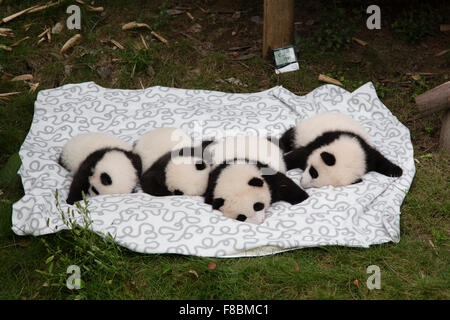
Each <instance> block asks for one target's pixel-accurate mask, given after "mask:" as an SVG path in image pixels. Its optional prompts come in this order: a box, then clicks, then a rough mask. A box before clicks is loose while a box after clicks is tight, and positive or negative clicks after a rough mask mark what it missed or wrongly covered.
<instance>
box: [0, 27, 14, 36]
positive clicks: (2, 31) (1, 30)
mask: <svg viewBox="0 0 450 320" xmlns="http://www.w3.org/2000/svg"><path fill="white" fill-rule="evenodd" d="M0 36H2V37H8V38H14V32H13V31H12V29H9V28H0Z"/></svg>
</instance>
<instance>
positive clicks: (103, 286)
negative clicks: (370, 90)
mask: <svg viewBox="0 0 450 320" xmlns="http://www.w3.org/2000/svg"><path fill="white" fill-rule="evenodd" d="M138 4H139V5H136V6H131V5H130V6H127V7H126V8H125V9H126V10H125V9H124V6H123V5H122V4H121V2H120V1H118V0H117V1H96V4H95V5H96V6H101V5H103V6H104V7H105V8H106V10H107V11H106V12H107V15H106V16H104V17H103V16H99V15H98V14H96V13H92V12H87V11H85V10H84V9H83V13H82V14H83V17H84V18H83V26H82V31H81V33H82V34H83V38H82V40H81V41H80V43H78V45H77V46H76V47H75V48H74V49H72V50H71V52H70V53H69V54H68V55H66V56H62V55H60V54H59V48H60V47H61V46H62V44H63V43H64V42H65V41H66V40H67V39H68V38H70V36H72V35H73V34H74V33H75V32H74V31H67V30H65V31H63V32H62V33H61V34H59V35H55V36H54V37H53V41H52V43H51V44H49V43H46V42H44V43H41V44H40V45H39V46H37V45H36V40H35V39H33V40H29V41H26V42H24V43H23V44H22V45H20V46H19V47H16V48H15V49H14V50H13V51H12V52H6V51H3V50H0V65H1V66H2V68H3V70H4V72H7V73H10V74H13V75H19V74H24V73H32V74H33V75H34V77H35V79H34V80H33V81H38V82H39V83H40V86H39V88H38V90H42V89H47V88H52V87H55V86H60V85H63V84H66V83H72V82H83V81H95V82H97V83H99V84H100V85H102V86H105V87H113V88H123V89H137V88H140V87H141V83H142V85H144V86H145V87H148V86H152V85H162V86H174V87H180V88H198V89H209V90H220V91H227V92H256V91H260V90H265V89H267V88H270V87H273V86H276V85H283V86H284V87H286V88H287V89H288V90H291V91H292V92H297V93H298V94H304V93H306V92H309V91H311V90H313V89H314V88H316V87H318V86H320V85H322V83H321V82H319V81H318V80H317V76H318V74H319V73H323V74H330V75H331V76H333V77H335V78H337V79H341V80H342V82H343V83H344V87H345V89H347V90H350V91H352V90H354V89H355V88H357V87H358V86H359V85H360V84H361V81H362V82H364V83H365V82H367V81H372V82H373V83H374V84H375V85H376V88H377V92H378V93H379V95H380V98H381V99H382V100H383V102H384V103H385V104H386V105H387V106H388V107H389V108H390V109H391V111H392V112H393V113H394V115H396V116H397V117H398V118H399V119H400V120H401V121H402V122H403V123H404V124H406V125H407V126H408V127H409V129H410V131H411V136H412V140H413V144H414V148H415V157H416V159H417V160H418V161H419V162H418V163H416V167H417V173H416V177H415V179H414V181H413V185H412V187H411V189H410V191H409V193H408V194H407V196H406V198H405V201H404V203H403V205H402V208H401V211H402V216H401V241H400V242H399V243H398V244H392V243H388V244H382V245H376V246H373V247H370V248H369V249H358V248H346V247H334V246H331V247H320V248H308V249H301V250H296V251H290V252H286V253H283V254H277V255H274V256H267V257H258V258H237V259H218V258H200V257H193V256H180V255H169V254H153V255H145V254H139V253H135V252H131V251H129V250H127V249H125V248H122V247H119V246H117V245H115V244H114V243H112V242H111V241H109V240H104V239H103V238H101V237H99V236H97V235H95V234H92V233H90V232H88V231H86V230H83V229H80V228H76V229H74V230H72V231H62V232H59V233H57V234H52V235H46V236H41V237H32V236H27V237H21V236H17V235H15V234H14V233H13V232H12V231H11V209H12V205H13V203H14V202H16V201H18V200H19V199H20V198H21V196H22V195H23V190H22V186H21V183H20V179H19V177H18V176H17V175H16V172H17V169H18V167H19V165H20V163H19V162H18V159H17V152H18V150H19V148H20V146H21V144H22V142H23V140H24V139H25V136H26V134H27V133H28V129H29V127H30V124H31V121H32V116H33V105H34V101H35V99H36V95H37V93H28V90H29V86H28V85H27V84H25V83H18V82H11V81H9V80H8V79H7V78H6V79H2V78H1V77H2V75H1V74H0V88H1V89H0V92H11V91H21V92H22V94H20V95H18V96H15V97H13V98H11V99H10V100H8V101H2V100H0V274H1V276H0V279H1V280H0V282H1V286H0V299H449V298H450V294H449V287H450V286H449V284H450V271H449V268H448V265H449V254H448V246H449V239H448V235H449V217H448V214H449V211H450V208H449V200H448V190H449V180H448V176H449V170H448V168H449V161H450V158H449V155H448V154H445V153H442V152H439V151H438V148H437V139H438V135H439V129H440V118H439V115H434V116H428V117H422V118H416V116H417V115H418V110H417V107H416V106H415V104H414V102H413V97H414V96H415V95H417V94H419V93H421V92H423V91H425V90H426V89H429V88H432V87H434V86H436V85H438V84H440V83H442V82H444V81H446V77H448V72H447V73H446V72H442V71H440V70H439V68H441V69H443V70H445V68H446V67H448V66H449V62H448V61H449V60H448V59H449V58H448V57H449V55H448V54H447V55H446V56H443V57H442V60H439V61H438V62H437V63H438V64H436V62H435V61H431V62H426V63H428V64H426V63H424V64H423V65H422V69H421V71H422V70H424V71H429V70H428V69H427V68H432V67H433V66H436V68H437V70H436V75H435V76H432V77H422V79H421V81H420V82H419V81H415V80H413V79H411V78H409V77H406V78H404V74H405V73H406V72H411V71H414V70H411V68H412V67H411V65H413V64H414V63H418V62H417V61H420V59H425V58H421V57H418V58H417V59H418V60H417V61H415V60H411V59H413V58H414V57H413V55H411V54H410V53H409V51H410V49H411V48H410V47H408V46H400V47H395V49H393V48H394V46H396V43H395V40H392V39H391V38H390V34H389V33H386V34H384V35H383V38H382V39H381V40H377V39H374V41H373V43H371V45H370V46H368V47H360V46H359V45H357V44H354V43H348V44H346V46H344V47H345V48H344V49H340V50H339V54H336V51H335V50H333V52H327V51H325V52H324V51H323V50H317V49H318V47H317V42H316V41H315V40H314V39H310V40H308V38H307V37H306V38H304V39H305V40H304V42H302V46H301V48H300V55H299V60H300V70H299V71H297V72H292V73H288V74H282V75H275V74H274V72H273V67H272V66H271V64H270V63H269V62H268V61H266V60H264V59H262V58H260V57H258V56H256V57H254V58H251V59H248V60H243V61H236V60H234V59H233V57H232V56H231V55H230V54H229V52H227V51H226V50H221V49H218V47H219V46H220V45H222V42H218V43H214V46H212V47H211V48H209V49H208V48H207V49H205V48H204V47H202V45H203V42H204V41H209V39H208V38H207V37H208V36H209V33H208V32H207V30H208V29H207V28H204V29H203V31H202V34H195V35H193V37H194V38H197V39H198V40H197V41H193V40H191V39H188V38H186V37H184V36H183V35H180V33H179V31H185V30H184V29H177V27H176V23H178V22H177V21H181V20H179V19H186V17H183V18H181V17H178V18H177V17H176V16H175V17H166V16H165V14H164V10H165V8H164V6H161V4H162V1H159V2H158V1H156V2H154V3H153V2H151V4H150V2H145V1H139V2H138ZM6 5H9V6H11V7H12V8H13V9H14V10H13V12H16V11H18V10H20V9H24V8H26V7H27V6H28V5H32V1H24V2H23V3H22V2H21V4H20V5H17V4H16V2H14V1H8V0H5V1H3V4H2V5H1V6H6ZM1 6H0V8H2V7H1ZM169 7H170V6H168V7H166V8H169ZM193 7H195V6H193ZM16 9H17V10H16ZM144 9H145V10H144ZM192 12H193V14H194V15H195V16H196V17H198V16H200V17H201V14H202V12H201V11H199V10H197V11H195V12H194V11H192ZM252 14H253V13H252V12H249V13H248V15H249V17H247V18H248V19H249V18H250V16H251V15H252ZM66 16H67V15H66V14H65V6H64V5H61V6H59V7H55V8H52V9H51V10H50V11H46V12H42V13H39V14H36V15H34V16H33V15H25V16H23V17H21V18H17V19H16V20H13V21H11V22H10V23H8V24H7V25H5V27H9V28H12V29H13V30H14V32H15V33H16V39H3V38H0V40H1V42H2V43H5V44H11V43H13V42H14V41H15V40H17V39H20V38H21V37H24V36H26V35H31V36H33V37H34V38H35V36H36V35H37V34H39V33H40V32H42V30H44V28H45V26H50V25H53V24H54V23H56V22H57V21H61V19H63V18H64V17H66ZM244 16H245V14H244ZM177 19H178V20H177ZM224 19H226V15H223V16H222V15H215V16H210V15H208V16H206V17H204V19H203V20H202V21H200V23H205V24H206V23H212V22H214V21H216V23H217V24H218V25H220V27H221V28H226V27H227V26H229V23H228V22H227V20H224ZM133 20H138V21H140V22H145V23H149V24H151V25H152V24H153V23H155V26H157V27H158V32H160V33H161V35H163V36H164V37H166V38H167V39H169V41H170V43H169V45H168V46H167V45H165V44H162V43H160V42H159V41H157V40H156V39H154V38H153V37H151V36H149V33H148V32H146V31H144V30H138V31H129V32H124V31H121V29H120V26H121V25H122V24H123V23H126V22H130V21H133ZM182 21H183V23H180V24H181V25H183V24H185V23H186V22H188V23H190V22H189V19H187V20H182ZM27 23H34V28H33V29H31V30H32V31H30V32H28V33H27V32H25V31H23V28H22V27H23V25H24V24H27ZM213 27H214V26H212V27H211V28H213ZM230 28H231V27H230ZM312 28H320V24H314V25H313V26H312ZM327 28H328V27H327ZM230 30H231V29H230ZM230 30H228V31H230ZM326 30H327V29H325V30H316V31H317V32H318V33H320V32H322V33H326V32H327V31H326ZM228 31H227V32H228ZM314 31H315V30H312V31H311V34H312V33H313V32H314ZM140 34H142V35H143V36H144V38H145V39H146V42H147V44H148V45H149V49H148V50H147V49H145V48H144V47H143V44H142V42H141V39H140V36H139V35H140ZM349 35H353V34H349ZM355 35H358V34H355ZM363 35H364V33H362V35H361V37H363ZM250 36H252V37H254V38H256V37H259V36H260V34H259V33H255V34H251V35H250ZM202 37H205V38H202ZM110 39H115V40H117V41H119V42H120V43H121V44H122V45H124V47H125V49H124V50H119V49H116V50H114V47H113V46H112V45H111V44H110V43H108V41H109V40H110ZM365 39H366V40H368V39H369V38H365ZM102 41H103V42H102ZM441 49H442V48H441ZM354 56H356V57H357V58H358V59H354ZM112 59H120V60H119V61H116V62H112ZM421 63H422V62H421ZM67 65H71V66H72V71H71V72H70V73H69V74H65V73H64V70H65V66H67ZM103 66H107V67H109V68H110V77H107V78H102V77H101V76H100V75H99V69H100V68H101V67H103ZM439 71H440V72H439ZM230 77H235V78H238V79H239V80H241V81H242V82H243V83H244V84H246V87H241V86H236V85H232V84H230V83H228V82H226V81H220V80H225V79H227V78H230ZM385 79H389V80H391V81H390V82H389V81H388V82H382V80H385ZM408 85H410V86H408ZM210 262H214V263H215V264H216V268H215V269H213V270H210V269H209V268H208V263H210ZM72 264H75V265H79V266H80V267H81V278H82V280H83V288H82V289H80V290H74V291H71V290H69V289H67V288H66V285H65V282H66V279H67V277H68V274H67V273H66V270H67V267H68V266H69V265H72ZM369 265H377V266H379V267H380V269H381V277H382V278H381V279H382V280H381V286H382V288H381V290H368V289H367V287H366V285H365V283H366V280H367V278H368V276H369V274H366V269H367V267H368V266H369ZM355 280H357V282H355Z"/></svg>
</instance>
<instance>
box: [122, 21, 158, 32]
mask: <svg viewBox="0 0 450 320" xmlns="http://www.w3.org/2000/svg"><path fill="white" fill-rule="evenodd" d="M136 28H147V29H149V30H152V28H150V26H149V25H148V24H146V23H137V22H136V21H132V22H128V23H125V24H124V25H123V26H122V30H132V29H136Z"/></svg>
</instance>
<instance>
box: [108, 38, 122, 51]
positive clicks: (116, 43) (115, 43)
mask: <svg viewBox="0 0 450 320" xmlns="http://www.w3.org/2000/svg"><path fill="white" fill-rule="evenodd" d="M110 41H111V43H112V44H113V45H115V46H116V47H117V48H119V49H120V50H123V49H125V48H124V46H123V45H121V44H120V43H119V42H118V41H116V40H114V39H111V40H110Z"/></svg>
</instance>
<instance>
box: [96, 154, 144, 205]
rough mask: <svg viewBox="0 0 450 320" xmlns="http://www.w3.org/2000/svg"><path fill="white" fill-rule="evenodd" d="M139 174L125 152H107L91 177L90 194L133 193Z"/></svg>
mask: <svg viewBox="0 0 450 320" xmlns="http://www.w3.org/2000/svg"><path fill="white" fill-rule="evenodd" d="M138 178H139V177H138V174H137V171H136V168H135V167H134V166H133V163H132V162H131V161H130V158H129V157H127V155H126V154H125V153H124V152H123V151H119V150H112V151H109V152H106V153H105V154H104V156H103V157H102V158H101V159H100V160H99V161H98V162H97V164H96V165H95V167H94V168H93V171H92V175H91V176H90V177H89V185H90V187H89V194H90V195H91V196H95V195H100V194H121V193H131V192H132V191H133V189H134V188H135V187H136V185H137V182H138Z"/></svg>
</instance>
